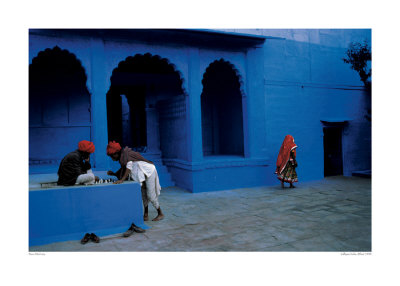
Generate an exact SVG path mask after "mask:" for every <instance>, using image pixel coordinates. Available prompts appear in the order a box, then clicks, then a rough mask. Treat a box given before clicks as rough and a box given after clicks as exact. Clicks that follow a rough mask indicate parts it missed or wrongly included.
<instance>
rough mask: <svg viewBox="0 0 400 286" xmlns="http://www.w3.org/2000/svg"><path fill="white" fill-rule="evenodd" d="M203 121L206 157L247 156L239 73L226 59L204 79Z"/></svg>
mask: <svg viewBox="0 0 400 286" xmlns="http://www.w3.org/2000/svg"><path fill="white" fill-rule="evenodd" d="M202 83H203V92H202V94H201V119H202V135H203V154H204V156H215V155H240V156H243V155H244V146H243V141H244V140H243V110H242V93H241V90H240V80H239V76H238V72H237V71H236V70H235V68H234V67H233V65H232V64H230V63H229V62H227V61H224V60H223V59H221V60H218V61H214V62H213V63H211V64H210V65H209V67H208V68H207V69H206V72H205V73H204V76H203V80H202Z"/></svg>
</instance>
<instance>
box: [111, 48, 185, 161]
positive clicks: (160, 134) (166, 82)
mask: <svg viewBox="0 0 400 286" xmlns="http://www.w3.org/2000/svg"><path fill="white" fill-rule="evenodd" d="M110 82H111V85H110V89H109V91H108V93H107V120H108V134H109V140H116V141H119V142H121V143H122V145H125V146H130V147H133V148H134V149H137V150H138V151H141V152H147V151H148V152H155V153H160V154H161V151H162V154H163V156H165V157H168V158H178V157H180V156H181V155H182V154H181V153H183V152H182V151H183V150H178V149H176V148H174V147H172V143H171V142H172V141H174V140H178V137H179V135H178V134H177V131H178V129H177V126H180V127H182V128H185V124H183V122H182V121H183V120H186V119H185V118H186V117H185V112H186V107H185V106H186V105H185V96H186V95H187V92H186V91H185V89H184V87H183V77H182V73H181V72H180V71H178V70H177V69H176V66H175V65H174V64H172V63H171V62H170V61H169V60H168V59H166V58H162V57H160V56H158V55H152V54H150V53H146V54H136V55H134V56H129V57H127V58H126V59H125V60H123V61H121V62H120V63H119V64H118V66H117V67H116V68H115V69H114V70H113V72H112V75H111V78H110ZM165 130H168V132H165ZM182 144H184V142H182ZM181 149H183V148H181Z"/></svg>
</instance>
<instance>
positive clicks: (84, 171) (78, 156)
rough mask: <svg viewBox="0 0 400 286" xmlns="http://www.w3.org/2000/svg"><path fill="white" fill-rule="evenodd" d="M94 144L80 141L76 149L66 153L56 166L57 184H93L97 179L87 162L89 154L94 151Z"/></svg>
mask: <svg viewBox="0 0 400 286" xmlns="http://www.w3.org/2000/svg"><path fill="white" fill-rule="evenodd" d="M94 149H95V148H94V144H93V143H92V142H90V141H86V140H83V141H80V142H79V143H78V149H77V150H75V151H73V152H71V153H69V154H67V155H66V156H65V157H64V158H63V159H62V161H61V163H60V167H59V168H58V172H57V174H58V181H57V185H62V186H72V185H75V184H85V185H93V184H94V182H96V181H98V180H99V178H98V177H96V176H95V175H94V174H93V172H92V170H91V165H90V163H89V159H90V154H91V153H93V152H94Z"/></svg>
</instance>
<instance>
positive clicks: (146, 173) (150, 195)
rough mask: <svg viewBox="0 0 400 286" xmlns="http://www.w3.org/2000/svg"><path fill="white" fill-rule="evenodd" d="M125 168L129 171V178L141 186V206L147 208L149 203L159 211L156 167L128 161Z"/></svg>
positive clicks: (159, 188)
mask: <svg viewBox="0 0 400 286" xmlns="http://www.w3.org/2000/svg"><path fill="white" fill-rule="evenodd" d="M126 167H127V168H128V169H129V170H131V178H132V179H133V180H134V181H136V182H139V183H140V184H141V190H142V200H143V206H144V207H147V206H148V205H149V202H151V204H152V205H153V206H154V207H155V208H156V209H159V207H160V204H159V203H158V197H159V196H160V193H161V186H160V180H159V178H158V173H157V169H156V167H155V166H154V165H153V164H149V163H147V162H144V161H136V162H132V161H129V162H128V163H127V164H126Z"/></svg>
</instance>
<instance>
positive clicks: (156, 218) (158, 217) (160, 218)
mask: <svg viewBox="0 0 400 286" xmlns="http://www.w3.org/2000/svg"><path fill="white" fill-rule="evenodd" d="M163 218H164V215H163V214H159V215H158V216H156V217H155V218H153V221H158V220H162V219H163Z"/></svg>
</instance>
